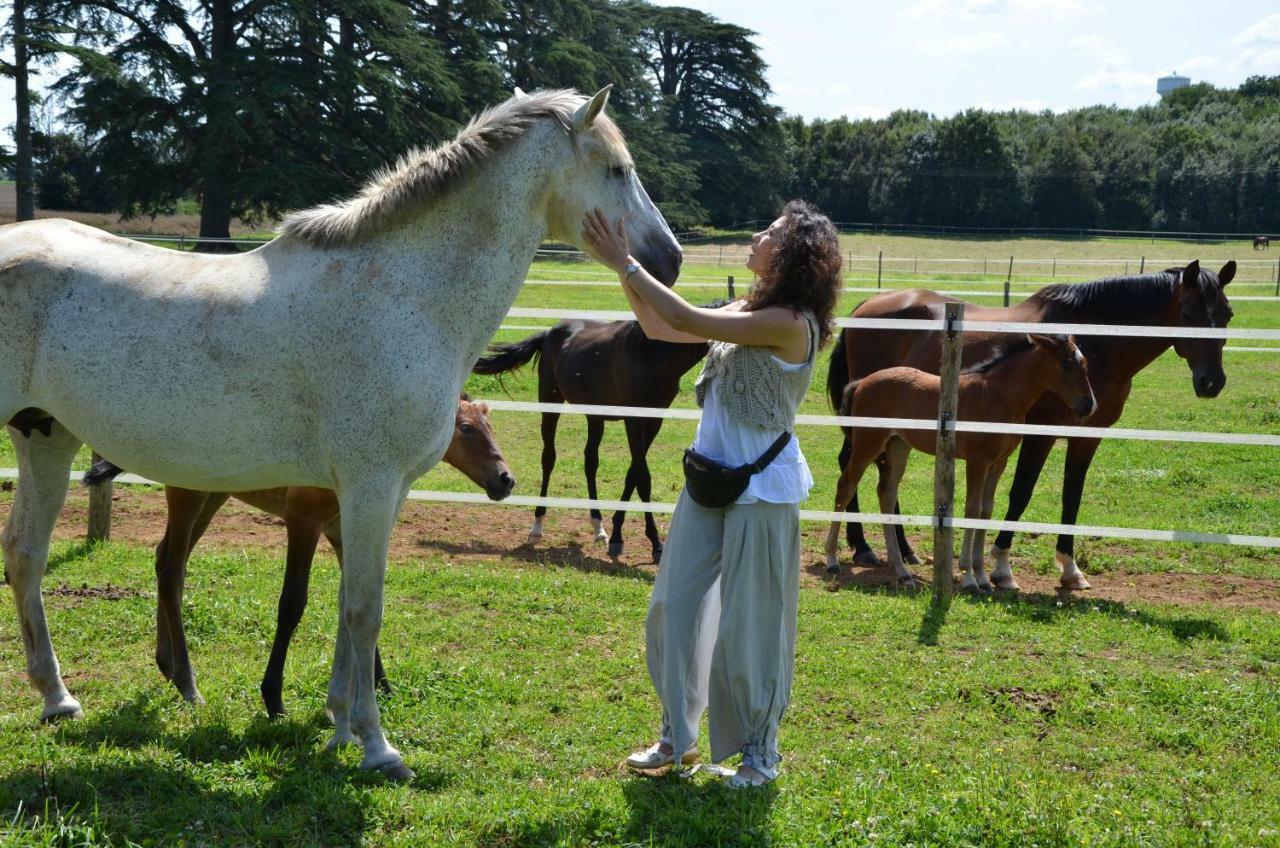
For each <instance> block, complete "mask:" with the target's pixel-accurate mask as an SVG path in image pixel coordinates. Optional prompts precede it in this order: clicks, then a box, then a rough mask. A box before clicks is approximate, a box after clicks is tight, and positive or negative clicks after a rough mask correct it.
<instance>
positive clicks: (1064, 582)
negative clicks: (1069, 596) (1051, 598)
mask: <svg viewBox="0 0 1280 848" xmlns="http://www.w3.org/2000/svg"><path fill="white" fill-rule="evenodd" d="M1058 585H1059V586H1061V587H1062V588H1063V589H1068V590H1070V591H1077V590H1080V589H1092V588H1093V587H1092V586H1091V585H1089V581H1088V580H1086V579H1085V577H1084V575H1083V574H1075V575H1073V576H1071V577H1063V578H1062V579H1061V580H1059V581H1058Z"/></svg>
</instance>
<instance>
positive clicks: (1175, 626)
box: [805, 562, 1231, 645]
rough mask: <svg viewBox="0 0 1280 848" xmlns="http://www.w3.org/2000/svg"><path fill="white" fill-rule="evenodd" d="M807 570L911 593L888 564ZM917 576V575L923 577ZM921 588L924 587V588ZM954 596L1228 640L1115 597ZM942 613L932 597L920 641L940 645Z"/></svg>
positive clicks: (852, 584) (1027, 612)
mask: <svg viewBox="0 0 1280 848" xmlns="http://www.w3.org/2000/svg"><path fill="white" fill-rule="evenodd" d="M805 570H806V571H808V572H809V574H811V575H813V576H814V577H817V578H820V579H823V580H825V581H827V582H828V585H831V586H833V587H838V588H839V590H840V591H845V590H852V591H857V592H863V593H866V594H873V595H907V596H911V595H912V594H915V593H913V592H911V591H909V590H902V589H898V588H897V587H896V585H895V576H894V573H893V569H892V568H890V567H888V566H887V565H877V566H871V567H860V568H856V569H850V568H848V567H842V568H841V569H840V575H839V576H838V577H832V576H830V575H828V574H826V571H825V566H824V565H823V564H822V563H821V562H815V563H811V564H809V565H807V566H805ZM916 576H917V577H920V576H921V575H916ZM926 576H927V575H926ZM921 591H928V589H924V590H921ZM955 597H956V599H958V600H965V601H967V602H969V603H973V604H982V605H987V604H996V605H999V606H1000V607H1001V608H1003V609H1004V610H1005V611H1006V612H1007V613H1008V614H1009V615H1012V616H1015V617H1017V618H1021V619H1023V620H1025V621H1028V622H1031V623H1037V624H1056V623H1059V622H1063V621H1071V620H1075V619H1078V618H1079V617H1080V616H1081V615H1085V614H1088V613H1094V614H1098V613H1101V614H1102V615H1107V616H1110V617H1112V618H1115V619H1119V620H1121V621H1128V622H1133V623H1134V624H1141V625H1144V626H1148V627H1158V628H1160V629H1162V630H1167V631H1168V632H1169V633H1170V634H1171V635H1173V636H1174V638H1176V639H1180V640H1183V641H1188V640H1191V639H1209V640H1212V641H1215V642H1228V641H1230V640H1231V636H1230V634H1229V633H1228V632H1227V630H1226V628H1224V627H1223V626H1222V625H1221V624H1219V623H1217V622H1216V621H1212V620H1210V619H1207V618H1197V617H1194V616H1179V615H1171V616H1166V615H1159V614H1155V613H1150V612H1147V611H1145V610H1140V609H1135V608H1134V607H1132V606H1129V605H1127V604H1123V603H1120V602H1118V601H1109V600H1103V599H1099V598H1088V597H1080V596H1077V595H1075V594H1072V593H1070V592H1065V591H1064V592H1059V593H1056V594H1051V593H1046V592H1017V593H1013V592H1000V593H997V594H996V595H995V596H994V597H993V598H990V599H988V598H987V597H986V596H975V595H967V594H959V593H958V592H957V594H956V595H955ZM946 612H947V611H946V609H945V608H939V607H938V605H937V603H936V601H934V602H931V604H930V606H929V609H928V611H927V612H926V613H925V616H924V619H923V620H922V621H921V622H920V631H919V635H918V637H917V639H918V641H919V642H920V644H922V645H936V644H938V634H939V633H940V632H941V629H942V625H943V624H944V623H945V621H946Z"/></svg>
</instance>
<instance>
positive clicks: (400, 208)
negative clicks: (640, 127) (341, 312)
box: [280, 89, 631, 247]
mask: <svg viewBox="0 0 1280 848" xmlns="http://www.w3.org/2000/svg"><path fill="white" fill-rule="evenodd" d="M584 102H585V98H584V97H583V96H582V95H581V94H579V93H578V92H576V91H573V90H570V89H559V90H551V91H536V92H533V93H532V94H523V93H518V94H517V95H516V96H515V97H513V98H511V99H510V100H507V101H505V102H503V103H499V104H498V105H496V106H491V107H490V108H488V109H486V110H484V111H483V112H481V113H480V114H478V115H476V116H475V117H474V118H472V119H471V122H470V123H469V124H467V126H466V127H464V128H463V129H462V131H461V132H459V133H458V135H457V136H456V137H455V138H454V139H453V141H450V142H448V143H446V144H443V145H441V146H439V147H436V148H434V149H431V150H424V149H421V148H417V149H414V150H410V151H409V152H408V153H405V154H404V155H403V156H401V157H400V159H399V160H398V161H397V162H396V164H395V165H394V166H392V167H390V168H384V169H382V170H381V171H379V172H378V173H376V174H374V176H373V178H372V179H370V180H369V181H368V182H367V183H365V185H364V188H362V189H361V190H360V192H359V193H358V194H356V195H355V196H354V197H351V198H348V199H347V200H343V201H340V202H336V203H325V204H321V205H320V206H313V207H312V208H310V209H303V210H300V211H298V212H294V213H292V214H291V215H289V216H288V217H286V218H285V219H284V222H283V223H282V224H281V225H280V234H281V236H282V237H284V238H296V239H299V240H301V241H305V242H309V243H311V244H314V245H317V246H321V247H329V246H335V245H342V244H349V243H351V242H352V241H353V240H355V239H356V237H358V236H360V235H363V234H365V233H368V232H371V231H374V230H376V229H378V228H380V227H381V226H382V225H384V224H386V223H387V222H389V221H391V220H392V219H394V218H395V217H396V216H398V215H399V214H400V213H402V212H404V211H406V210H407V209H409V208H411V207H415V206H417V205H418V204H420V203H422V202H424V201H426V200H428V199H430V198H432V197H435V196H438V195H439V194H440V193H442V192H444V191H446V190H447V189H448V188H449V187H450V186H451V185H453V183H455V182H456V181H457V180H458V179H459V178H460V177H462V176H463V175H465V174H466V173H468V172H469V171H470V170H471V169H472V168H473V167H474V166H475V165H477V164H479V163H480V162H483V161H484V160H485V159H487V158H488V157H489V156H490V155H491V154H492V152H493V151H494V150H497V149H500V148H501V147H503V146H504V145H505V144H507V143H508V142H510V141H511V140H512V139H515V138H518V137H519V136H520V135H521V134H523V133H524V132H525V130H527V129H528V128H529V127H530V126H531V125H532V124H533V123H534V122H535V121H537V120H538V119H540V118H555V119H556V120H557V121H558V122H559V123H560V125H561V126H562V127H563V128H564V129H565V131H566V132H572V129H573V115H574V112H575V111H576V110H577V108H578V107H579V106H581V105H582V104H583V103H584ZM592 129H593V130H594V132H595V134H596V137H597V138H598V139H599V140H600V141H601V143H602V144H603V145H604V146H605V149H606V150H607V151H608V154H609V156H610V158H611V160H612V161H613V163H614V164H616V165H622V166H625V167H630V166H631V155H630V153H628V152H627V145H626V142H625V141H624V140H623V138H622V133H621V131H620V130H619V129H618V127H617V125H616V124H615V123H614V122H613V121H611V120H610V119H609V118H608V117H607V116H606V115H603V114H601V115H599V116H598V117H597V118H596V119H595V122H594V123H593V124H592Z"/></svg>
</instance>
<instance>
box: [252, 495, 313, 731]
mask: <svg viewBox="0 0 1280 848" xmlns="http://www.w3.org/2000/svg"><path fill="white" fill-rule="evenodd" d="M293 493H294V490H292V489H290V490H289V493H288V494H286V495H285V510H284V513H285V515H284V522H285V530H286V532H287V534H288V538H289V548H288V553H287V554H286V555H285V566H284V585H283V586H281V587H280V600H279V602H278V603H277V605H276V635H275V639H273V640H272V642H271V656H270V657H269V658H268V659H267V669H266V671H265V672H264V673H263V675H262V683H261V685H260V686H259V687H258V690H259V691H260V692H261V693H262V702H263V704H265V705H266V708H267V715H269V716H271V717H272V718H275V717H277V716H282V715H284V699H283V697H282V691H283V689H284V661H285V657H286V655H287V654H288V653H289V642H290V640H292V639H293V634H294V631H295V630H297V629H298V622H299V621H301V620H302V613H303V611H304V610H305V609H306V608H307V587H308V585H309V584H310V582H311V562H312V560H313V559H314V558H315V555H316V545H317V544H319V543H320V534H321V533H322V532H323V531H324V524H323V520H324V516H323V515H317V514H316V513H315V511H313V510H312V509H310V508H308V505H307V504H304V503H301V502H298V501H297V500H296V499H295V497H294V494H293Z"/></svg>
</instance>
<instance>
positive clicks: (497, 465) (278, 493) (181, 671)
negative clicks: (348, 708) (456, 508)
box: [84, 395, 516, 716]
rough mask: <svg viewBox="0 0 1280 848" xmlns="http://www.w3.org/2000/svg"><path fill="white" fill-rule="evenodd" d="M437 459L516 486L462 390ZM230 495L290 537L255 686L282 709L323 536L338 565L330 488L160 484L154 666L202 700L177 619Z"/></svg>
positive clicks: (97, 477)
mask: <svg viewBox="0 0 1280 848" xmlns="http://www.w3.org/2000/svg"><path fill="white" fill-rule="evenodd" d="M441 458H442V459H443V460H444V461H445V462H447V463H448V464H449V465H452V466H453V467H454V468H456V469H458V470H459V471H461V472H462V473H463V474H465V475H466V476H467V477H468V478H469V479H470V480H471V482H473V483H475V484H476V485H477V486H479V487H480V488H482V489H484V490H485V493H486V494H488V495H489V498H490V500H495V501H500V500H502V499H504V498H506V497H507V495H509V494H511V490H512V489H513V488H514V487H515V484H516V480H515V477H513V476H512V475H511V469H510V468H508V467H507V461H506V460H505V459H504V458H503V456H502V451H501V449H500V448H499V447H498V443H497V441H496V440H495V439H494V436H493V428H492V427H490V426H489V408H488V407H487V406H485V405H484V404H480V403H475V402H473V401H472V400H471V399H470V398H469V397H467V396H466V395H463V396H462V398H461V399H460V400H459V401H458V414H457V417H456V418H455V420H454V425H453V438H452V439H451V440H450V442H449V449H448V450H446V451H445V453H444V456H443V457H441ZM121 470H122V469H120V468H118V467H117V466H115V465H113V464H112V463H111V462H109V461H108V460H105V459H103V460H99V461H98V462H96V463H94V466H93V468H92V469H91V470H90V471H89V473H87V474H86V475H85V477H84V482H85V484H86V485H91V486H92V485H97V484H99V483H103V482H105V481H107V480H110V479H111V478H113V477H115V476H116V475H117V474H119V473H120V472H121ZM229 497H234V498H236V499H237V500H241V501H244V502H245V503H247V504H249V505H250V506H256V507H257V508H258V509H261V510H263V511H264V512H267V513H270V514H271V515H275V516H279V517H280V518H283V519H284V525H285V532H286V534H287V536H288V540H289V547H288V551H287V553H286V554H285V571H284V585H283V586H282V587H281V589H280V601H279V603H278V605H277V608H276V635H275V638H274V639H273V640H272V643H271V656H270V658H269V659H268V660H267V669H266V672H265V673H264V674H263V676H262V685H261V686H260V687H259V688H260V691H261V693H262V701H263V704H265V705H266V708H267V713H268V715H271V716H278V715H283V714H284V711H285V710H284V701H283V699H282V694H281V692H282V689H283V686H284V662H285V657H286V656H287V654H288V652H289V642H290V640H291V639H292V638H293V633H294V631H295V630H297V627H298V622H299V621H301V620H302V612H303V610H304V609H306V606H307V585H308V583H309V582H310V580H311V562H312V560H313V559H314V558H315V553H316V545H317V544H319V542H320V536H321V535H323V536H324V537H325V538H326V539H328V540H329V544H330V545H331V546H332V547H333V552H334V554H335V555H336V556H337V557H338V566H339V567H341V566H342V524H341V522H340V521H339V515H338V499H337V497H336V496H335V495H334V494H333V492H332V491H330V490H328V489H316V488H311V487H307V486H290V487H288V488H280V489H262V490H259V491H256V492H235V493H233V494H228V493H225V492H196V491H192V490H190V489H180V488H178V487H177V486H166V487H165V500H166V502H167V505H168V518H167V521H166V524H165V531H164V538H162V539H161V540H160V544H159V545H157V546H156V590H157V591H156V598H157V600H156V665H157V666H158V667H159V669H160V673H161V674H163V675H164V677H165V679H166V680H168V681H170V682H171V683H173V685H174V686H175V687H176V688H177V690H178V691H179V692H180V693H181V694H182V697H183V699H184V700H186V701H188V702H189V703H193V704H203V703H204V698H203V697H201V695H200V690H199V689H197V688H196V675H195V670H194V669H193V668H192V666H191V656H190V654H189V653H188V651H187V636H186V629H185V627H184V626H183V623H182V592H183V587H184V585H185V583H186V576H187V561H188V560H189V559H190V557H191V552H192V550H194V549H195V546H196V545H197V544H198V543H199V541H200V538H201V537H202V536H203V535H204V532H205V530H207V529H208V528H209V523H210V522H211V521H212V520H213V517H214V515H216V514H217V512H218V510H219V509H220V508H221V507H222V505H223V504H224V503H226V502H227V498H229ZM373 664H374V678H375V680H376V681H377V682H378V684H379V685H380V686H383V687H384V688H386V687H387V676H386V673H385V672H384V671H383V668H382V658H381V656H380V655H379V652H378V650H377V649H376V648H375V649H374V654H373Z"/></svg>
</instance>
